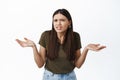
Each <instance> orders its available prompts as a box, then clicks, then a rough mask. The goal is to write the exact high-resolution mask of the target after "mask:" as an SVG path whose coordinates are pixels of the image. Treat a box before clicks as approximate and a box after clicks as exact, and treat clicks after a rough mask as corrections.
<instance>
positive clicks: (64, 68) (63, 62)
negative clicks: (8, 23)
mask: <svg viewBox="0 0 120 80" xmlns="http://www.w3.org/2000/svg"><path fill="white" fill-rule="evenodd" d="M49 34H50V31H45V32H43V33H42V35H41V38H40V40H39V44H40V45H41V46H43V47H44V48H46V52H47V50H48V44H49ZM74 40H75V41H76V43H75V45H76V50H77V49H80V48H81V40H80V36H79V34H78V33H77V32H74ZM51 49H53V48H51ZM45 68H46V69H47V70H49V71H51V72H53V73H56V74H59V73H69V72H71V71H72V70H73V69H74V68H75V65H74V63H73V62H72V61H69V60H68V59H67V56H66V53H65V51H64V49H63V46H62V45H60V47H59V51H58V57H57V58H56V59H54V60H50V59H47V60H46V64H45Z"/></svg>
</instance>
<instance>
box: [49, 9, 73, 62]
mask: <svg viewBox="0 0 120 80" xmlns="http://www.w3.org/2000/svg"><path fill="white" fill-rule="evenodd" d="M58 13H60V14H62V15H64V16H65V17H66V18H67V19H68V20H69V21H71V24H70V27H69V28H68V29H67V32H66V34H65V39H64V43H63V44H62V45H63V49H64V51H65V53H66V54H67V58H68V59H69V60H75V45H74V36H73V23H72V17H71V15H70V13H69V12H68V11H67V10H66V9H58V10H56V11H55V12H54V14H53V16H52V17H53V18H54V16H55V15H56V14H58ZM59 46H60V43H59V42H58V37H57V33H56V31H55V29H54V25H53V21H52V30H51V32H50V38H49V45H48V52H47V57H48V58H49V59H51V60H54V59H55V58H57V57H58V50H59Z"/></svg>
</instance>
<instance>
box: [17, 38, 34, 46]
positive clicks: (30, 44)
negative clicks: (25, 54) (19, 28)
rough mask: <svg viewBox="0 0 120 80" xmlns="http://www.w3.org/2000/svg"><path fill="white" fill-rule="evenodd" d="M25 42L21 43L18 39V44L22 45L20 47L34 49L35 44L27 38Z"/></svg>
mask: <svg viewBox="0 0 120 80" xmlns="http://www.w3.org/2000/svg"><path fill="white" fill-rule="evenodd" d="M24 39H25V41H21V40H19V39H16V41H17V42H18V44H20V46H22V47H34V46H35V43H34V42H33V41H31V40H29V39H27V38H24Z"/></svg>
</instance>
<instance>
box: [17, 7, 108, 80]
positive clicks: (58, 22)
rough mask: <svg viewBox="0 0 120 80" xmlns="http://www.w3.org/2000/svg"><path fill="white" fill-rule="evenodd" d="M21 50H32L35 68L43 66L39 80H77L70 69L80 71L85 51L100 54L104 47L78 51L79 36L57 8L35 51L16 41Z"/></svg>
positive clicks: (28, 42)
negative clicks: (24, 48) (48, 28)
mask: <svg viewBox="0 0 120 80" xmlns="http://www.w3.org/2000/svg"><path fill="white" fill-rule="evenodd" d="M16 41H17V42H18V43H19V44H20V45H21V46H22V47H32V49H33V53H34V59H35V62H36V64H37V66H38V67H39V68H41V67H43V66H44V65H45V72H44V76H43V80H77V79H76V75H75V72H74V68H75V67H77V68H80V67H81V66H82V64H83V63H84V61H85V59H86V55H87V53H88V51H89V50H92V51H100V50H102V49H104V48H105V47H106V46H102V45H100V44H88V45H87V46H86V47H85V48H84V49H83V51H82V52H81V50H80V49H81V47H82V46H81V41H80V36H79V34H78V33H77V32H74V31H73V23H72V18H71V15H70V13H69V12H68V11H67V10H66V9H58V10H56V11H55V12H54V14H53V17H52V29H51V30H49V31H45V32H43V33H42V35H41V38H40V41H39V44H40V49H39V51H38V50H37V47H36V45H35V43H34V42H33V41H32V40H29V39H27V38H25V41H21V40H19V39H16Z"/></svg>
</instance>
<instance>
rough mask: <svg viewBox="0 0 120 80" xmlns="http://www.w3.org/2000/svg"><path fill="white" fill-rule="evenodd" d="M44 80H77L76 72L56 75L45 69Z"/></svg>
mask: <svg viewBox="0 0 120 80" xmlns="http://www.w3.org/2000/svg"><path fill="white" fill-rule="evenodd" d="M43 80H77V79H76V74H75V72H74V71H72V72H70V73H66V74H54V73H52V72H50V71H48V70H46V69H45V72H44V75H43Z"/></svg>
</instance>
